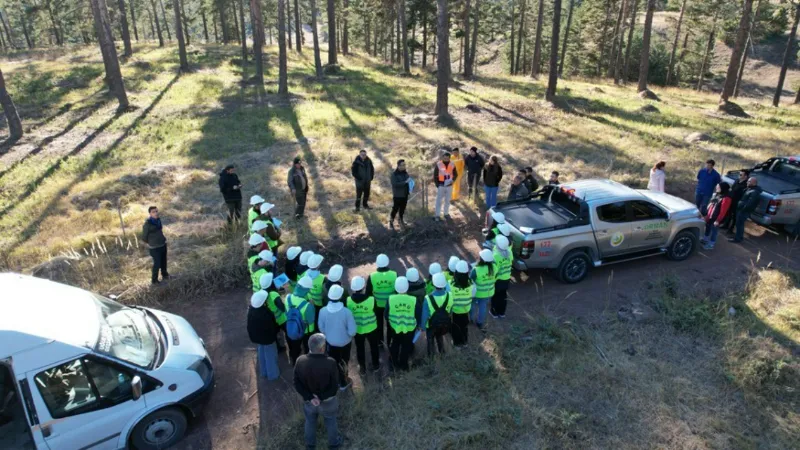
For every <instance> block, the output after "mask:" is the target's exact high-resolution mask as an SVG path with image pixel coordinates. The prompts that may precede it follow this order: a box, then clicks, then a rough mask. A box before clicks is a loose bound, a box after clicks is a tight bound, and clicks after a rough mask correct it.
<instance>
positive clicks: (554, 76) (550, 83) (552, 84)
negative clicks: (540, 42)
mask: <svg viewBox="0 0 800 450" xmlns="http://www.w3.org/2000/svg"><path fill="white" fill-rule="evenodd" d="M551 36H552V37H551V38H550V75H549V79H548V80H547V92H546V93H545V100H547V101H549V102H552V101H553V100H555V98H556V85H557V84H558V37H559V36H561V0H553V33H552V34H551Z"/></svg>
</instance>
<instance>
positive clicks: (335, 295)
mask: <svg viewBox="0 0 800 450" xmlns="http://www.w3.org/2000/svg"><path fill="white" fill-rule="evenodd" d="M342 295H344V288H342V287H341V286H339V285H338V284H334V285H333V286H331V288H330V289H329V290H328V298H329V299H330V300H331V301H334V302H338V301H339V300H341V299H342Z"/></svg>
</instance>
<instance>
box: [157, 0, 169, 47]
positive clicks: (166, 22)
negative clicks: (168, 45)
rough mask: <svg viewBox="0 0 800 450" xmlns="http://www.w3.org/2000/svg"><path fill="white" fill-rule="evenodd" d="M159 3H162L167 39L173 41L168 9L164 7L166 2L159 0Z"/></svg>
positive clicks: (162, 15)
mask: <svg viewBox="0 0 800 450" xmlns="http://www.w3.org/2000/svg"><path fill="white" fill-rule="evenodd" d="M158 4H159V5H161V17H162V18H163V19H164V29H165V30H167V40H168V41H170V42H171V41H172V33H170V31H169V20H167V10H166V9H165V8H164V2H163V1H161V0H158Z"/></svg>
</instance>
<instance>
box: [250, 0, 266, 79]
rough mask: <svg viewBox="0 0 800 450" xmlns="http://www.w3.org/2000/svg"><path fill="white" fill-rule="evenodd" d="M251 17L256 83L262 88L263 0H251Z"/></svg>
mask: <svg viewBox="0 0 800 450" xmlns="http://www.w3.org/2000/svg"><path fill="white" fill-rule="evenodd" d="M250 17H251V19H250V21H251V23H252V25H253V60H254V61H255V63H256V83H258V86H259V89H260V88H261V87H262V86H263V85H264V53H263V47H264V22H263V20H264V19H263V17H264V15H263V14H262V13H261V0H250Z"/></svg>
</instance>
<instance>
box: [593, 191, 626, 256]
mask: <svg viewBox="0 0 800 450" xmlns="http://www.w3.org/2000/svg"><path fill="white" fill-rule="evenodd" d="M594 219H595V220H594V223H593V224H592V225H593V227H594V237H595V240H596V241H597V249H598V250H599V251H600V258H606V257H609V256H617V255H619V254H622V253H626V252H627V251H628V247H629V246H630V242H631V231H632V228H631V222H630V220H629V218H628V211H627V205H626V204H625V202H624V201H623V202H614V203H608V204H605V205H600V206H598V207H596V208H595V217H594Z"/></svg>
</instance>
